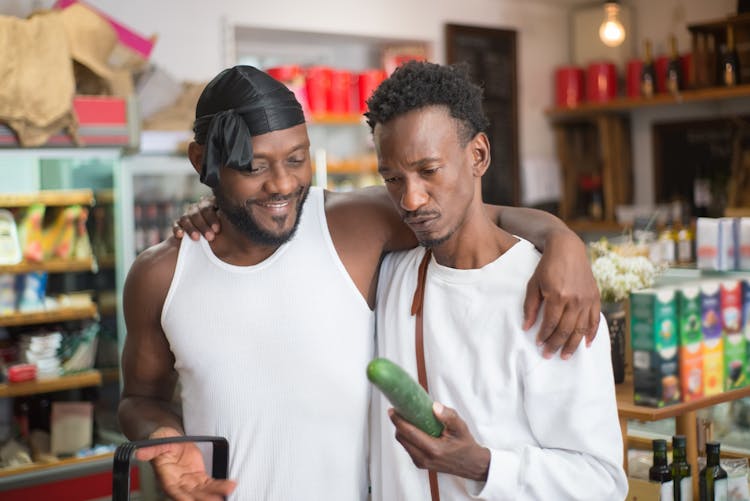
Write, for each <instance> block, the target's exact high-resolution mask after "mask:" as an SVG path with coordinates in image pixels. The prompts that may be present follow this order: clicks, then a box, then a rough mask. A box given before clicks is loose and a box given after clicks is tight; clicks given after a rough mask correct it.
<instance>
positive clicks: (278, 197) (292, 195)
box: [245, 186, 305, 205]
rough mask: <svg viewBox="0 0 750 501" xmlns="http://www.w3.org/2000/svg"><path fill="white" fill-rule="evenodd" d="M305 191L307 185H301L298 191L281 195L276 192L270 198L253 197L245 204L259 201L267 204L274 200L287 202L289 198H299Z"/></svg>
mask: <svg viewBox="0 0 750 501" xmlns="http://www.w3.org/2000/svg"><path fill="white" fill-rule="evenodd" d="M304 192H305V187H304V186H300V187H299V188H298V189H297V191H295V192H294V193H290V194H289V195H281V194H278V193H276V194H273V195H271V196H270V197H268V198H263V199H260V198H253V199H250V200H247V201H246V202H245V204H246V205H250V204H257V203H261V204H267V203H273V202H286V201H289V200H294V199H295V198H299V197H300V196H302V194H303V193H304Z"/></svg>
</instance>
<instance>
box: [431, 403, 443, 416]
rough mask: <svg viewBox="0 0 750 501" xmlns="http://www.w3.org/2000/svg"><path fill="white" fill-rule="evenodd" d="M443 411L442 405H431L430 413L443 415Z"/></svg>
mask: <svg viewBox="0 0 750 501" xmlns="http://www.w3.org/2000/svg"><path fill="white" fill-rule="evenodd" d="M443 409H444V407H443V404H441V403H440V402H433V403H432V411H433V412H434V413H435V414H437V415H440V414H442V413H443Z"/></svg>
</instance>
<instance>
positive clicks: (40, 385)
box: [0, 370, 102, 471]
mask: <svg viewBox="0 0 750 501" xmlns="http://www.w3.org/2000/svg"><path fill="white" fill-rule="evenodd" d="M101 384H102V375H101V373H100V372H99V371H98V370H89V371H86V372H80V373H77V374H70V375H67V376H60V377H56V378H45V379H38V380H36V381H27V382H24V383H0V398H7V397H20V396H25V395H36V394H38V393H51V392H55V391H63V390H73V389H76V388H87V387H89V386H101ZM0 471H2V470H0Z"/></svg>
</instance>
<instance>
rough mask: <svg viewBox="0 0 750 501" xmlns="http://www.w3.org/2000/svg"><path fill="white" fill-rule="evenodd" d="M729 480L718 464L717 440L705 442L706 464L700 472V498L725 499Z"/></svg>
mask: <svg viewBox="0 0 750 501" xmlns="http://www.w3.org/2000/svg"><path fill="white" fill-rule="evenodd" d="M728 483H729V481H728V480H727V472H726V471H725V470H724V468H722V467H721V465H720V464H719V442H706V466H705V467H704V468H703V469H702V470H701V473H700V500H701V501H727V497H728V490H729V485H728Z"/></svg>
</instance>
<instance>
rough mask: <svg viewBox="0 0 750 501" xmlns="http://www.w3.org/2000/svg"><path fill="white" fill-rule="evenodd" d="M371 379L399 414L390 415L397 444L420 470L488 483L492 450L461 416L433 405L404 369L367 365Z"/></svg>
mask: <svg viewBox="0 0 750 501" xmlns="http://www.w3.org/2000/svg"><path fill="white" fill-rule="evenodd" d="M367 378H368V379H369V380H370V381H371V382H372V383H373V384H375V386H377V387H378V388H379V389H380V390H381V391H382V392H383V394H384V395H385V396H386V397H387V398H388V400H389V401H390V402H391V404H393V407H394V409H395V410H394V409H390V410H389V411H388V415H389V416H390V418H391V421H392V422H393V425H394V426H395V427H396V440H398V441H399V443H400V444H401V445H402V446H403V447H404V449H406V452H408V453H409V455H410V456H411V458H412V461H414V464H415V465H416V466H417V467H418V468H423V469H428V470H433V471H438V472H442V473H450V474H452V475H457V476H460V477H463V478H469V479H472V480H478V481H485V480H486V479H487V474H488V472H489V465H490V451H489V449H487V448H486V447H482V446H481V445H479V444H478V443H477V442H476V441H475V440H474V437H473V436H472V434H471V432H470V431H469V428H468V427H467V426H466V423H465V422H464V421H463V419H461V417H460V416H459V415H458V413H457V412H456V411H455V410H453V409H451V408H449V407H445V406H444V405H442V404H440V403H438V402H434V403H433V401H432V399H431V398H430V396H429V395H428V394H427V392H426V391H424V389H423V388H422V387H421V386H420V385H419V383H417V382H416V381H415V380H414V379H413V378H412V377H411V376H410V375H409V374H408V373H406V372H405V371H404V370H403V369H402V368H401V367H399V366H398V365H396V364H394V363H393V362H391V361H390V360H387V359H385V358H376V359H375V360H373V361H372V362H370V364H369V365H368V366H367Z"/></svg>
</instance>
